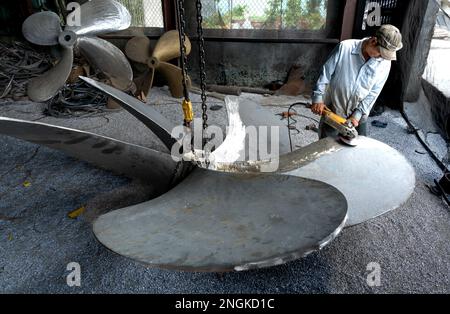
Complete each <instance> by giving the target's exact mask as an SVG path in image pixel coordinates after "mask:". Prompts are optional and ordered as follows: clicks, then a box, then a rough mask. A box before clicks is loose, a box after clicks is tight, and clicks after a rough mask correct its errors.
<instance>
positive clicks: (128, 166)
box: [0, 117, 176, 197]
mask: <svg viewBox="0 0 450 314" xmlns="http://www.w3.org/2000/svg"><path fill="white" fill-rule="evenodd" d="M0 133H1V134H4V135H8V136H11V137H15V138H18V139H21V140H25V141H28V142H31V143H35V144H39V145H44V146H47V147H49V148H52V149H56V150H59V151H63V152H64V153H66V154H68V155H70V156H72V157H75V158H77V159H80V160H83V161H87V162H89V163H91V164H93V165H95V166H97V167H99V168H102V169H105V170H110V171H112V172H114V173H115V174H118V175H124V176H127V177H130V178H133V179H139V180H142V181H144V182H147V183H153V184H154V187H155V190H154V193H155V194H154V195H152V196H153V197H156V196H159V195H161V194H163V193H165V192H167V191H168V190H169V189H170V185H171V182H172V180H173V179H174V178H173V174H174V171H175V168H176V163H175V162H174V161H173V160H172V158H171V156H170V155H168V154H165V153H161V152H158V151H155V150H152V149H148V148H145V147H142V146H138V145H134V144H130V143H126V142H122V141H119V140H115V139H112V138H108V137H105V136H101V135H97V134H93V133H89V132H83V131H79V130H74V129H69V128H64V127H59V126H55V125H49V124H44V123H39V122H30V121H24V120H17V119H10V118H4V117H0Z"/></svg>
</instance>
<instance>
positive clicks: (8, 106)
mask: <svg viewBox="0 0 450 314" xmlns="http://www.w3.org/2000/svg"><path fill="white" fill-rule="evenodd" d="M244 97H251V98H253V99H255V100H257V101H258V102H260V103H261V104H263V105H266V106H267V108H268V109H269V110H271V111H273V113H274V114H276V113H280V112H282V111H285V110H286V105H288V104H290V103H292V102H294V101H296V100H297V99H291V98H276V97H269V98H265V97H261V96H253V95H252V96H250V95H245V96H244ZM151 101H152V102H156V103H157V106H156V108H157V109H158V110H160V111H161V112H163V113H164V114H165V115H166V116H168V117H169V118H171V119H172V120H174V121H176V120H177V119H179V118H178V117H179V113H178V111H177V107H174V104H173V99H170V98H169V97H168V96H167V93H166V90H165V89H154V91H153V93H152V99H151ZM193 101H198V97H196V96H194V99H193ZM218 102H220V101H218ZM269 105H273V106H269ZM196 107H197V108H198V105H196ZM174 108H175V109H174ZM297 111H298V112H299V113H301V114H304V115H306V116H308V117H310V118H314V116H312V114H311V113H310V112H308V110H306V109H304V108H301V107H299V108H298V109H297ZM41 112H42V110H41V108H40V106H39V105H36V104H30V103H8V102H4V103H0V115H2V116H8V117H15V118H24V119H28V120H36V119H37V120H39V121H41V122H50V123H57V124H59V125H64V126H71V127H76V128H80V129H84V130H90V131H93V132H97V133H100V134H105V135H109V136H111V137H116V138H118V139H121V140H128V141H130V142H133V143H137V144H142V145H147V146H149V147H153V148H156V149H158V148H159V149H162V146H161V143H160V142H159V141H158V140H156V139H155V138H154V137H153V136H152V135H151V134H150V133H149V132H148V131H147V130H146V129H145V128H144V127H143V126H142V124H140V122H138V121H137V120H135V119H134V118H133V117H131V116H130V115H129V114H128V113H126V112H124V111H121V112H114V113H108V114H107V115H104V116H101V117H96V118H86V119H71V120H66V119H54V118H47V117H43V115H42V114H41ZM210 117H211V121H212V123H216V124H219V125H221V126H224V125H225V121H226V118H225V117H226V112H225V109H222V110H220V111H216V112H211V113H210ZM310 118H301V117H299V118H298V123H297V127H298V129H299V134H296V135H294V144H295V145H298V146H303V145H306V144H308V143H311V142H314V141H315V140H317V134H316V133H314V132H312V131H306V130H305V126H306V125H308V124H311V121H312V120H311V119H310ZM375 119H377V120H380V121H383V122H387V123H388V127H387V128H386V129H379V128H375V127H371V128H370V135H371V136H372V137H374V138H376V139H378V140H380V141H383V142H385V143H387V144H389V145H391V146H393V147H395V148H396V149H398V150H399V151H400V152H402V153H403V154H404V155H405V156H406V157H407V158H408V159H409V160H410V161H411V163H412V164H413V165H414V167H415V169H416V174H417V186H416V189H415V192H414V194H413V195H412V197H411V199H410V200H409V201H408V202H407V203H406V204H404V205H403V206H402V207H401V208H399V209H397V210H395V211H393V212H391V213H388V214H386V215H384V216H382V217H380V218H377V219H374V220H372V221H369V222H367V223H364V224H361V225H358V226H356V227H352V228H349V229H345V230H344V231H343V233H342V234H341V235H340V236H339V237H338V238H337V239H336V240H335V241H334V242H333V243H331V245H329V246H328V247H326V248H325V249H323V250H322V251H320V252H316V253H313V254H311V255H310V256H308V257H307V258H304V259H302V260H298V261H296V262H292V263H289V264H287V265H283V266H279V267H273V268H270V269H264V270H258V271H250V272H244V273H229V274H226V275H225V276H224V277H218V276H217V275H216V274H209V273H186V272H176V271H166V270H159V269H151V268H145V267H144V266H142V265H141V264H138V263H136V262H134V261H131V260H128V259H126V258H123V257H121V256H119V255H116V254H114V253H112V252H110V251H108V250H107V249H106V248H104V247H103V246H102V245H101V244H99V243H98V242H97V241H96V240H95V238H94V235H93V233H92V231H91V225H90V224H91V221H92V217H95V215H96V214H97V213H98V212H102V211H105V210H108V209H117V208H121V207H125V206H127V205H132V204H136V203H139V202H142V201H143V200H145V199H146V191H148V190H149V188H150V187H148V186H144V185H142V184H140V183H138V182H132V181H130V180H128V179H125V178H122V177H117V176H114V175H112V174H110V173H108V172H105V171H102V170H99V169H97V168H94V167H91V166H90V165H88V164H86V163H84V162H80V161H76V160H74V159H72V158H70V157H67V156H65V155H64V154H63V153H59V152H56V151H52V150H50V149H47V148H45V147H39V146H37V145H33V144H29V143H26V142H22V141H19V140H16V139H12V138H9V137H5V136H0V252H1V254H0V292H3V293H450V245H449V242H448V241H449V239H450V225H449V221H450V213H449V211H448V208H447V207H446V206H445V205H444V204H443V202H442V201H441V200H440V199H439V198H437V197H435V196H433V195H432V194H430V193H429V191H428V189H427V187H426V184H428V183H431V182H432V181H433V179H436V178H440V177H441V172H440V171H439V169H438V168H437V167H436V165H435V164H434V163H433V161H432V160H431V158H430V157H429V156H428V155H426V154H423V152H424V149H423V148H422V147H421V146H420V144H419V143H418V141H417V140H416V138H415V137H414V135H411V134H408V133H407V128H406V124H405V122H404V121H403V119H402V117H401V115H400V114H399V113H398V112H395V111H387V112H385V113H384V114H383V115H382V116H380V117H377V118H375ZM430 142H431V144H433V147H434V148H435V149H436V151H437V153H438V154H440V156H444V154H445V153H446V147H445V143H443V141H442V139H439V138H436V137H435V136H433V138H432V140H430ZM367 166H368V167H370V165H367ZM343 175H345V174H343ZM361 175H362V176H363V175H364V173H361ZM354 179H355V181H357V179H358V178H354ZM355 184H357V183H355ZM380 184H383V183H382V182H380ZM274 197H276V196H274ZM83 205H84V206H86V208H87V212H86V214H85V215H83V216H82V217H80V218H79V219H77V220H72V219H69V218H68V216H67V214H68V212H70V211H72V210H74V209H77V208H79V207H80V206H83ZM70 262H78V263H79V264H80V265H81V271H82V282H81V283H82V284H81V287H72V288H71V287H68V286H67V284H66V276H67V275H68V274H69V272H68V271H67V270H66V265H67V264H68V263H70ZM371 262H376V263H379V264H380V266H381V286H379V287H369V286H368V284H367V281H366V279H367V275H368V273H369V271H367V265H368V264H369V263H371Z"/></svg>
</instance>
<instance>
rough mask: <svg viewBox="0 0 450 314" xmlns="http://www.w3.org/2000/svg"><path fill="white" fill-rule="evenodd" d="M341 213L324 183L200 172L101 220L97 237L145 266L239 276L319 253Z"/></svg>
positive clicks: (340, 199)
mask: <svg viewBox="0 0 450 314" xmlns="http://www.w3.org/2000/svg"><path fill="white" fill-rule="evenodd" d="M212 187H214V188H212ZM267 187H270V189H271V193H267ZM275 195H276V196H277V197H274V196H275ZM346 215H347V202H346V200H345V198H344V196H343V195H342V194H341V193H340V192H339V191H338V190H337V189H335V188H334V187H332V186H330V185H327V184H325V183H322V182H318V181H313V180H308V179H303V178H296V177H289V176H280V175H262V174H229V173H221V172H215V171H208V170H203V169H197V170H195V171H194V172H193V173H192V174H191V175H190V176H189V177H187V178H186V179H185V180H184V181H183V182H181V183H180V184H179V185H178V186H177V187H175V188H174V189H173V190H171V191H169V192H168V193H166V194H164V195H163V196H161V197H159V198H157V199H155V200H152V201H149V202H146V203H142V204H139V205H136V206H132V207H128V208H124V209H119V210H116V211H113V212H110V213H108V214H106V215H103V216H100V217H99V218H98V219H97V221H95V223H94V233H95V235H96V237H97V239H98V240H99V241H100V242H101V243H103V244H104V245H105V246H106V247H108V248H109V249H111V250H113V251H114V252H116V253H118V254H121V255H124V256H126V257H128V258H132V259H135V260H137V261H140V262H142V263H145V264H147V265H150V266H156V267H161V268H168V269H177V270H188V271H209V272H224V271H232V270H235V271H244V270H250V269H256V268H264V267H270V266H275V265H281V264H284V263H287V262H289V261H292V260H295V259H298V258H301V257H303V256H306V255H308V254H309V253H311V252H313V251H315V250H319V249H321V248H323V247H324V246H325V245H327V244H328V243H330V242H331V241H332V240H333V239H334V238H335V237H336V236H337V235H338V234H339V233H340V231H341V230H342V227H343V226H344V224H345V220H346Z"/></svg>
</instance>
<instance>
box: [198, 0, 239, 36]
mask: <svg viewBox="0 0 450 314" xmlns="http://www.w3.org/2000/svg"><path fill="white" fill-rule="evenodd" d="M218 3H219V1H217V0H216V4H218ZM247 12H248V6H247V5H237V6H235V7H234V8H233V9H232V10H229V11H226V12H223V13H221V12H219V11H217V12H216V13H214V14H213V15H211V16H210V17H208V18H205V19H204V20H203V27H205V28H223V29H228V28H231V24H232V23H233V21H235V20H244V19H245V14H246V13H247Z"/></svg>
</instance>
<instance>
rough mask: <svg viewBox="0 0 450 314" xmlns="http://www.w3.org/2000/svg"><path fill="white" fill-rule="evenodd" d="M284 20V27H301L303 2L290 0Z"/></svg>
mask: <svg viewBox="0 0 450 314" xmlns="http://www.w3.org/2000/svg"><path fill="white" fill-rule="evenodd" d="M284 20H285V22H284V26H285V27H286V28H288V29H297V28H298V27H299V24H300V21H301V20H302V0H288V2H287V7H286V13H285V17H284Z"/></svg>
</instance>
